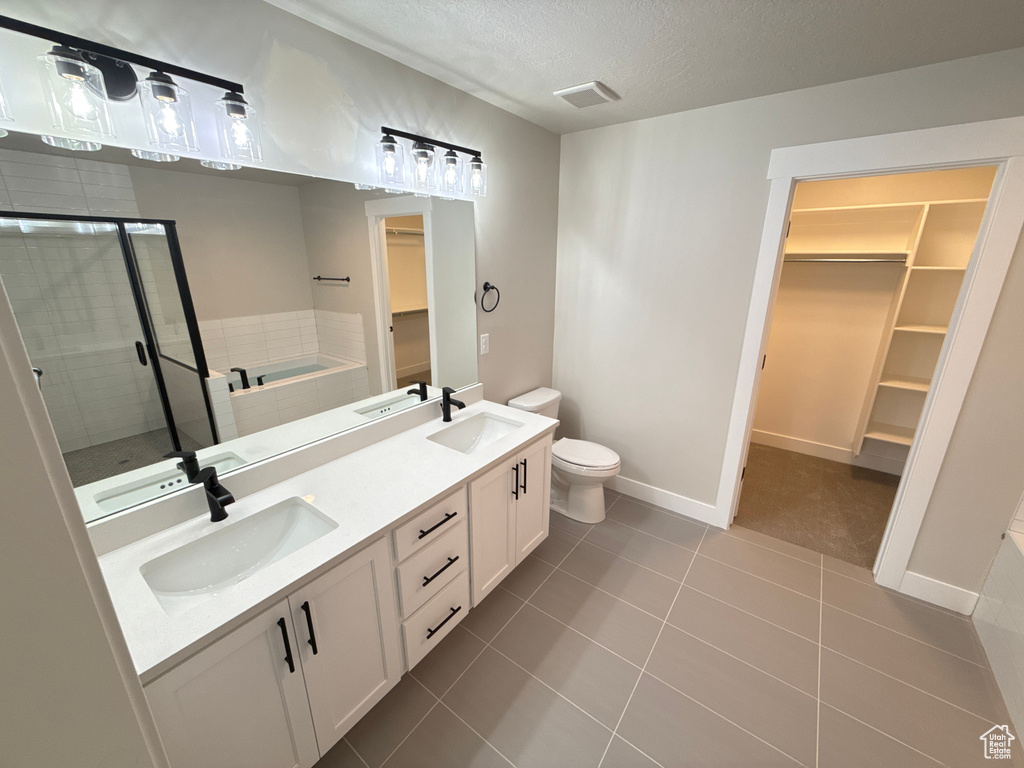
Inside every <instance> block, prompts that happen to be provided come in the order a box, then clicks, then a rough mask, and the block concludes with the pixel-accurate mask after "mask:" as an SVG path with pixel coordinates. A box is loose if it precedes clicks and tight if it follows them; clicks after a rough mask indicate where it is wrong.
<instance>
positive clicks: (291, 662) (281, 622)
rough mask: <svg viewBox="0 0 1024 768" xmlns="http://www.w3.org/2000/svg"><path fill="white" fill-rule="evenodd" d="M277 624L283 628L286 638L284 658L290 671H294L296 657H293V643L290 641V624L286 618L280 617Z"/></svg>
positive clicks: (283, 635)
mask: <svg viewBox="0 0 1024 768" xmlns="http://www.w3.org/2000/svg"><path fill="white" fill-rule="evenodd" d="M277 626H279V627H280V628H281V637H282V638H284V660H285V661H287V662H288V671H289V672H292V673H294V672H295V659H293V658H292V644H291V643H289V642H288V625H287V624H285V623H284V619H278V620H277Z"/></svg>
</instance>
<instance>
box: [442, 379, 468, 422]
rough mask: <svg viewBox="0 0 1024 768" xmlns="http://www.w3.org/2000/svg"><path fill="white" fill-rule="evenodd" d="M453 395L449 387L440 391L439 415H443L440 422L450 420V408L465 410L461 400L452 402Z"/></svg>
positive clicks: (453, 391)
mask: <svg viewBox="0 0 1024 768" xmlns="http://www.w3.org/2000/svg"><path fill="white" fill-rule="evenodd" d="M454 394H455V390H454V389H452V388H451V387H445V388H444V389H442V390H441V413H443V414H444V418H443V419H442V421H451V420H452V406H453V405H454V406H455V407H456V408H460V409H461V408H465V407H466V404H465V403H464V402H462V401H461V400H452V395H454Z"/></svg>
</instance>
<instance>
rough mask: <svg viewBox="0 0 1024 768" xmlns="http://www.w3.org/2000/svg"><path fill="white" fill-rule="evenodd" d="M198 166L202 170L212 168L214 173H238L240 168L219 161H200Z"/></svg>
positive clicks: (236, 165)
mask: <svg viewBox="0 0 1024 768" xmlns="http://www.w3.org/2000/svg"><path fill="white" fill-rule="evenodd" d="M199 164H200V165H201V166H203V168H213V170H215V171H240V170H241V169H242V166H240V165H238V164H236V163H222V162H221V161H219V160H200V161H199Z"/></svg>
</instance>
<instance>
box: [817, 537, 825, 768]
mask: <svg viewBox="0 0 1024 768" xmlns="http://www.w3.org/2000/svg"><path fill="white" fill-rule="evenodd" d="M824 590H825V557H824V556H822V557H821V596H822V598H824V597H825V592H824ZM824 618H825V601H824V599H821V600H819V601H818V697H817V698H818V706H817V709H818V711H817V715H816V716H815V718H816V719H815V724H814V765H815V768H818V767H819V766H820V765H821V626H822V622H823V621H824Z"/></svg>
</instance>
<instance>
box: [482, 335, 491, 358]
mask: <svg viewBox="0 0 1024 768" xmlns="http://www.w3.org/2000/svg"><path fill="white" fill-rule="evenodd" d="M490 351H491V334H489V333H481V334H480V354H481V355H486V354H487V353H488V352H490Z"/></svg>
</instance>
